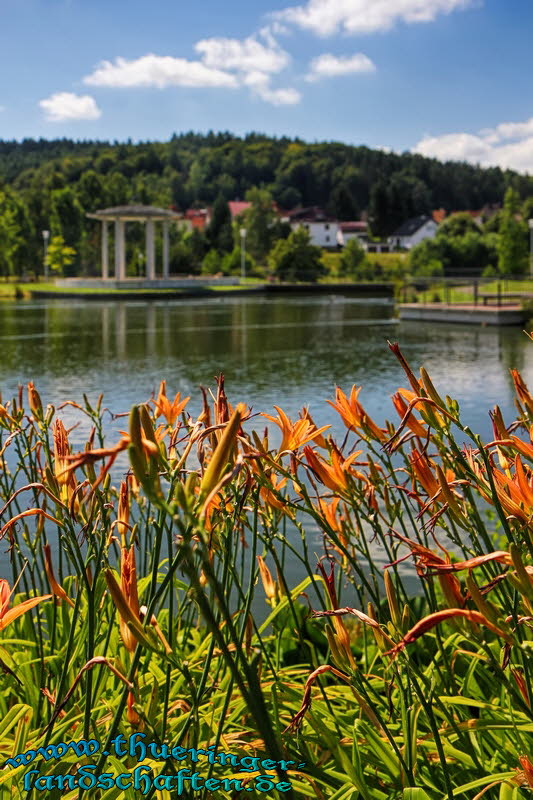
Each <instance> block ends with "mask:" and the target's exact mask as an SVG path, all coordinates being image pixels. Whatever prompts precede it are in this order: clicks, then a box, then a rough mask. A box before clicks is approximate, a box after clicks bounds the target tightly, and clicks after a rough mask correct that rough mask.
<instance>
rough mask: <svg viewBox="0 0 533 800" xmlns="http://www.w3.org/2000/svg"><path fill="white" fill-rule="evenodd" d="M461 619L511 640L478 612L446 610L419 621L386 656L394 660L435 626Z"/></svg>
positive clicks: (462, 609) (456, 609) (461, 609)
mask: <svg viewBox="0 0 533 800" xmlns="http://www.w3.org/2000/svg"><path fill="white" fill-rule="evenodd" d="M457 617H459V618H461V617H462V618H463V619H466V620H468V621H469V622H472V623H474V624H478V625H484V626H485V627H486V628H488V629H489V630H491V631H492V632H493V633H495V634H496V635H497V636H501V637H502V638H504V639H505V641H508V642H510V641H511V639H510V637H509V634H508V633H506V632H505V631H502V630H501V629H500V628H498V627H497V626H496V625H494V623H493V622H491V621H490V620H489V619H487V617H485V616H484V615H483V614H481V613H480V612H479V611H467V610H466V609H464V608H446V609H444V610H443V611H435V613H433V614H429V615H428V616H427V617H424V619H421V620H420V621H419V622H417V623H416V625H414V626H413V627H412V628H411V629H410V630H409V631H407V633H406V634H405V636H404V637H403V638H402V639H401V641H399V642H398V644H396V645H395V646H394V647H393V648H392V649H391V650H389V651H388V652H386V653H385V655H386V656H391V657H392V658H396V656H397V655H398V653H401V651H402V650H403V649H404V648H405V647H406V646H407V645H408V644H412V643H413V642H416V640H417V639H419V638H420V636H423V635H424V634H425V633H427V631H429V630H431V629H432V628H434V627H435V625H439V624H440V623H441V622H446V621H447V620H449V619H455V618H457Z"/></svg>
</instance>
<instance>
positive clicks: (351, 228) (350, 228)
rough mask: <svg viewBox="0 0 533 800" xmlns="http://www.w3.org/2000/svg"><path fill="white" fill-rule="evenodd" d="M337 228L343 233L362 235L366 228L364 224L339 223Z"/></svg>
mask: <svg viewBox="0 0 533 800" xmlns="http://www.w3.org/2000/svg"><path fill="white" fill-rule="evenodd" d="M339 228H340V229H341V231H342V232H343V233H351V232H353V233H359V232H360V233H364V232H365V231H366V229H367V228H368V224H367V223H366V222H362V221H359V222H339Z"/></svg>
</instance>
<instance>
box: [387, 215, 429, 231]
mask: <svg viewBox="0 0 533 800" xmlns="http://www.w3.org/2000/svg"><path fill="white" fill-rule="evenodd" d="M430 221H431V222H434V220H433V219H432V218H431V217H428V216H427V214H422V215H421V216H420V217H413V218H412V219H408V220H406V221H405V222H404V223H403V224H402V225H400V227H399V228H397V229H396V230H395V231H394V233H393V234H392V235H393V236H412V235H413V233H416V232H417V231H418V230H420V228H421V227H422V226H423V225H425V224H426V222H430Z"/></svg>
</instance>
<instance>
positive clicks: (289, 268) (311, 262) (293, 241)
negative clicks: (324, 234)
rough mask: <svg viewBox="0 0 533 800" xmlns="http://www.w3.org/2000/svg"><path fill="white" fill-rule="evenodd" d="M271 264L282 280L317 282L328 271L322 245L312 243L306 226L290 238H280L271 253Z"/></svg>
mask: <svg viewBox="0 0 533 800" xmlns="http://www.w3.org/2000/svg"><path fill="white" fill-rule="evenodd" d="M268 261H269V266H270V268H271V269H272V270H273V272H274V274H275V276H276V277H277V278H278V279H279V280H282V281H309V282H315V281H317V280H318V279H319V278H321V277H322V276H323V275H325V274H326V273H327V269H326V267H325V266H324V264H323V263H322V251H321V249H320V247H316V246H315V245H312V244H311V241H310V238H309V233H308V232H307V231H306V230H305V228H297V229H296V230H295V231H293V232H292V233H291V235H290V236H289V238H288V239H280V240H279V241H277V242H276V244H275V245H274V247H273V248H272V250H271V251H270V253H269V257H268Z"/></svg>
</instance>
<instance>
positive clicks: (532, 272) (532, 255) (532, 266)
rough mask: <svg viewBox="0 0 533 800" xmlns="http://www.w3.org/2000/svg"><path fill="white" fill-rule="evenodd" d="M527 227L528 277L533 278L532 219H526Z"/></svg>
mask: <svg viewBox="0 0 533 800" xmlns="http://www.w3.org/2000/svg"><path fill="white" fill-rule="evenodd" d="M527 224H528V225H529V277H530V278H533V219H528V221H527Z"/></svg>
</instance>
